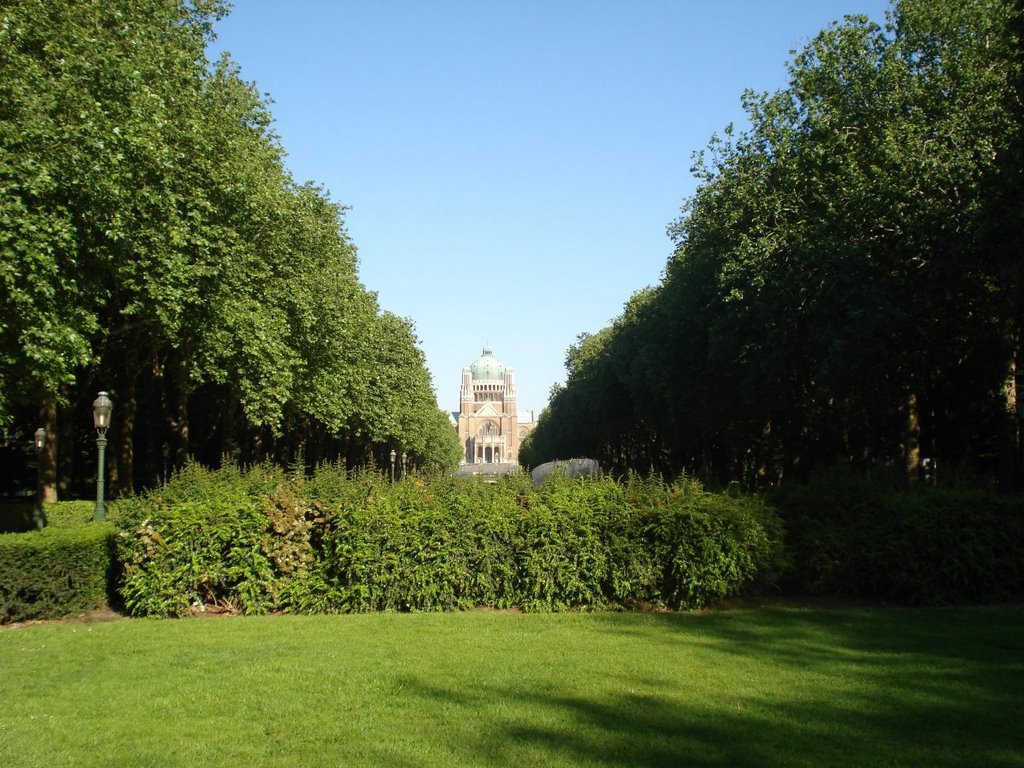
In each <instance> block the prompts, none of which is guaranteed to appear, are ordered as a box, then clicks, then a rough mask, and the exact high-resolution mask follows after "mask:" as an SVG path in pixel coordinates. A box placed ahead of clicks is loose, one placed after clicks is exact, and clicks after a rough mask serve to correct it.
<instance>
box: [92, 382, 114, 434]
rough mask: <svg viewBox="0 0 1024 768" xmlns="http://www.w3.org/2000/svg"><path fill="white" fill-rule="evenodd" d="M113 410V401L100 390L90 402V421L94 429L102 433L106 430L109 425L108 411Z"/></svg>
mask: <svg viewBox="0 0 1024 768" xmlns="http://www.w3.org/2000/svg"><path fill="white" fill-rule="evenodd" d="M113 410H114V403H113V402H112V401H111V399H110V398H109V397H107V393H106V392H100V394H99V397H97V398H96V399H95V400H94V401H93V403H92V423H93V425H94V426H95V427H96V431H97V432H99V433H101V434H102V433H104V432H106V431H107V427H109V426H110V412H111V411H113Z"/></svg>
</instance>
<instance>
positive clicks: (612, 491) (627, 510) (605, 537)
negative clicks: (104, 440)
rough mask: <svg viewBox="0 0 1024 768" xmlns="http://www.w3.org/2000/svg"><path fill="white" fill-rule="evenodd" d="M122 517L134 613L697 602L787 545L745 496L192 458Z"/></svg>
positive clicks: (760, 568)
mask: <svg viewBox="0 0 1024 768" xmlns="http://www.w3.org/2000/svg"><path fill="white" fill-rule="evenodd" d="M120 514H121V515H122V516H123V528H122V531H121V533H120V534H119V537H118V546H119V554H120V559H121V562H122V563H123V568H124V574H123V582H122V586H121V592H122V595H123V598H124V602H125V605H126V607H127V608H128V610H129V611H130V612H131V613H133V614H136V615H162V616H168V615H171V616H173V615H182V614H184V613H186V612H188V611H189V610H192V609H201V608H205V607H207V606H210V605H220V606H226V607H230V608H232V609H236V610H241V611H245V612H248V613H259V612H265V611H269V610H285V611H296V612H347V611H378V610H451V609H465V608H472V607H475V606H489V607H494V608H509V607H518V608H522V609H524V610H564V609H589V608H599V607H610V606H633V605H637V604H642V603H650V604H653V605H664V606H668V607H673V608H679V607H697V606H703V605H708V604H710V603H713V602H715V601H716V600H718V599H720V598H722V597H724V596H727V595H732V594H736V593H737V592H739V591H740V590H741V589H743V588H744V587H746V586H748V585H750V584H751V583H752V582H754V581H755V580H757V579H758V578H759V577H761V576H763V575H764V574H765V573H767V572H768V571H770V570H771V569H772V568H773V567H774V566H776V565H777V562H778V558H779V554H780V541H781V528H780V526H779V524H778V520H777V519H776V517H775V516H774V515H773V514H772V513H771V512H770V510H768V509H767V508H766V507H764V506H763V504H761V503H760V502H759V501H757V500H754V499H749V498H732V497H726V496H716V495H713V494H710V493H707V492H705V491H704V490H703V489H702V488H700V486H699V485H697V484H696V483H683V484H680V485H677V486H673V487H671V488H669V487H665V486H664V485H662V484H660V483H656V482H652V481H641V480H637V479H634V480H631V481H629V482H627V483H616V482H614V481H612V480H593V481H580V480H568V479H558V478H556V479H553V480H550V481H549V482H547V483H546V484H545V485H544V486H543V487H542V488H541V489H539V490H538V489H534V488H533V487H532V486H531V485H530V483H529V480H528V478H512V479H507V480H503V481H501V482H499V483H497V484H486V483H480V482H472V481H470V482H467V481H465V480H458V479H454V478H434V479H432V480H430V481H429V482H422V481H417V480H412V479H410V480H406V481H403V482H401V483H399V484H397V485H395V486H389V485H388V484H386V483H385V482H383V481H382V480H381V479H380V478H379V476H376V475H373V474H365V475H360V476H358V477H354V478H352V477H346V476H344V475H343V473H342V472H340V471H338V470H336V469H333V470H332V469H330V468H327V469H323V470H321V471H320V472H319V473H318V474H317V475H316V476H315V477H314V478H312V479H311V480H307V481H293V480H290V479H288V478H286V477H285V476H283V475H282V474H280V473H278V472H275V471H274V470H272V469H267V468H259V469H257V470H253V471H250V472H248V473H245V474H240V473H238V472H237V471H235V470H230V469H229V470H223V471H220V472H217V473H210V472H205V471H203V470H200V469H197V468H191V469H189V470H187V471H186V472H184V473H182V474H181V475H179V476H178V477H177V478H175V480H174V481H173V482H172V483H169V484H168V485H167V486H165V487H164V488H163V489H161V490H160V491H159V493H156V494H152V495H150V496H147V497H143V498H139V499H135V500H132V501H130V502H122V504H121V507H120Z"/></svg>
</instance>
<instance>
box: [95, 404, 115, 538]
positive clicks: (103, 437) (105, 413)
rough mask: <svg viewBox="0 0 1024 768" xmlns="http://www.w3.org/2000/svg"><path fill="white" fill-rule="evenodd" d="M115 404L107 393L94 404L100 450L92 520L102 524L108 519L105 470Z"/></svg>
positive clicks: (97, 441) (97, 445) (97, 443)
mask: <svg viewBox="0 0 1024 768" xmlns="http://www.w3.org/2000/svg"><path fill="white" fill-rule="evenodd" d="M113 410H114V404H113V403H112V402H111V400H110V398H109V397H107V393H106V392H100V394H99V397H97V398H96V399H95V400H94V401H93V403H92V423H93V425H94V426H95V427H96V447H97V448H98V449H99V460H98V464H97V465H96V511H95V512H94V513H93V516H92V519H93V520H95V521H96V522H98V523H102V522H103V521H104V520H106V519H107V508H106V507H105V506H104V504H103V470H104V468H105V459H106V453H107V428H108V427H109V426H110V412H111V411H113Z"/></svg>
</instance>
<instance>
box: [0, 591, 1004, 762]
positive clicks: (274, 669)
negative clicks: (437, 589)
mask: <svg viewBox="0 0 1024 768" xmlns="http://www.w3.org/2000/svg"><path fill="white" fill-rule="evenodd" d="M1022 631H1024V607H1018V606H1012V607H996V608H972V609H934V610H931V609H917V610H908V609H886V608H838V609H821V608H802V607H776V608H759V609H737V610H726V611H714V612H700V613H681V614H613V613H597V614H506V613H487V612H472V613H459V614H382V615H353V616H326V617H325V616H321V617H291V616H271V617H258V618H237V617H232V618H225V617H222V618H215V619H186V620H177V621H157V620H119V621H95V622H87V621H74V622H64V623H52V624H39V625H31V626H25V627H20V628H17V627H6V628H0V669H2V674H0V764H2V765H19V766H47V767H48V768H52V767H55V766H84V765H97V766H98V765H103V766H161V767H165V766H179V765H180V766H196V765H202V766H211V765H216V766H297V765H308V766H335V765H336V766H359V765H380V766H458V765H478V766H530V767H531V768H535V767H537V766H569V765H574V766H576V765H581V766H722V768H725V767H727V766H815V767H816V768H817V767H820V766H1024V736H1022V733H1024V725H1022V724H1024V636H1022Z"/></svg>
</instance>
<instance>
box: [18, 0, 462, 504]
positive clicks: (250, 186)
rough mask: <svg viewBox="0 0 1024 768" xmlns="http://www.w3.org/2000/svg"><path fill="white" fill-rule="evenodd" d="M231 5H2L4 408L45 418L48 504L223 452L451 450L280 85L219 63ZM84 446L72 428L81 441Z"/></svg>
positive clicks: (421, 457)
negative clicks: (104, 408)
mask: <svg viewBox="0 0 1024 768" xmlns="http://www.w3.org/2000/svg"><path fill="white" fill-rule="evenodd" d="M224 12H225V6H224V5H223V4H222V3H221V2H220V0H189V2H180V1H179V0H118V1H117V2H87V3H82V2H75V1H74V0H5V1H4V2H3V3H2V5H0V211H2V214H0V215H2V226H0V258H2V261H0V419H2V421H3V423H4V424H5V425H6V427H7V433H6V434H7V435H8V437H9V439H8V442H10V441H11V440H12V439H13V440H14V442H17V443H18V444H19V445H20V444H21V437H22V436H23V435H24V434H26V433H30V432H31V431H32V430H34V429H35V427H36V426H37V424H42V425H43V426H44V428H45V429H46V433H47V448H46V451H45V453H44V455H43V458H42V468H43V472H44V475H45V483H46V486H47V488H48V491H49V494H48V495H49V496H50V497H51V498H52V497H53V496H54V495H55V493H56V491H57V489H58V488H59V489H61V490H62V491H68V490H71V489H73V487H74V485H75V484H76V483H77V482H81V481H83V480H84V479H87V478H88V476H90V475H91V474H92V473H93V472H94V471H95V460H94V459H92V460H91V461H92V464H91V466H90V464H89V461H90V458H89V457H90V456H91V453H92V440H91V439H87V438H88V435H89V434H90V432H91V429H90V421H89V420H90V418H91V417H90V403H91V401H92V399H93V398H94V397H95V396H96V392H97V390H100V389H104V390H108V391H110V393H111V395H112V397H113V399H114V401H115V407H116V410H115V421H114V426H113V429H112V437H113V440H112V445H113V448H114V450H112V451H111V454H112V466H111V467H110V472H111V479H112V482H113V485H114V486H115V487H120V488H121V489H122V490H125V489H130V488H132V487H133V485H135V486H138V485H140V484H146V483H148V482H150V481H153V480H155V479H157V478H158V476H159V475H160V474H162V473H164V472H166V471H167V469H168V465H171V466H173V465H177V464H180V463H181V462H183V461H184V460H185V459H186V457H187V456H189V455H190V454H194V455H198V456H200V457H201V458H205V459H207V460H210V461H218V460H219V459H220V457H221V456H222V455H224V454H230V455H234V456H237V457H238V458H239V459H241V460H261V459H263V458H267V457H270V458H274V459H276V460H281V461H287V462H294V461H298V460H299V457H300V456H302V457H304V460H306V461H315V460H329V459H339V458H340V459H345V460H347V461H349V462H352V463H366V462H369V461H373V460H376V461H378V462H379V463H386V461H387V459H386V456H387V454H388V453H389V451H390V450H391V449H392V448H397V449H399V450H400V451H405V452H407V453H408V454H410V456H411V457H412V458H413V460H414V461H415V462H416V463H418V464H420V465H423V464H427V463H439V464H450V463H453V462H454V461H455V460H456V459H457V456H458V446H457V440H456V439H455V438H454V435H453V433H452V430H451V428H450V426H449V423H448V420H447V416H446V415H445V414H444V413H443V412H442V411H441V410H440V409H439V408H438V406H437V403H436V399H435V397H434V394H433V392H432V389H431V382H430V377H429V373H428V372H427V370H426V367H425V364H424V359H423V355H422V352H421V351H420V350H419V348H418V341H417V339H416V337H415V335H414V332H413V328H412V326H411V324H410V322H408V321H407V320H404V319H402V318H399V317H396V316H394V315H392V314H390V313H387V312H383V311H381V309H380V308H379V306H378V304H377V300H376V296H375V294H373V293H371V292H369V291H367V290H366V289H365V287H364V286H362V285H361V284H360V283H359V281H358V277H357V259H356V250H355V247H354V246H353V244H352V242H351V241H350V239H349V237H348V236H347V234H346V232H345V231H344V227H343V209H342V208H341V207H340V206H339V205H338V204H336V203H334V202H332V201H331V200H330V199H329V196H328V194H327V193H326V191H325V190H323V189H321V188H319V187H317V186H314V185H312V184H297V183H296V182H295V181H294V180H293V179H292V177H291V176H290V174H289V173H288V171H287V170H286V169H285V167H284V162H283V158H284V151H283V149H282V147H281V145H280V143H279V141H278V138H277V137H276V135H275V134H274V133H273V130H272V127H271V121H272V118H271V114H270V111H269V109H268V105H267V102H266V100H265V99H264V98H262V97H261V96H260V94H259V93H258V92H257V91H256V90H255V88H254V87H253V86H252V85H251V84H248V83H246V82H244V81H243V80H242V79H241V78H240V77H239V72H238V69H237V67H236V65H235V64H233V63H232V62H231V60H230V59H229V58H227V57H223V58H221V60H219V61H217V62H214V63H211V62H209V61H208V60H207V57H206V48H207V44H208V43H209V41H210V40H211V38H212V25H213V23H214V22H215V21H216V19H217V18H219V17H220V16H221V15H223V13H224ZM76 446H78V447H77V448H76Z"/></svg>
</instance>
